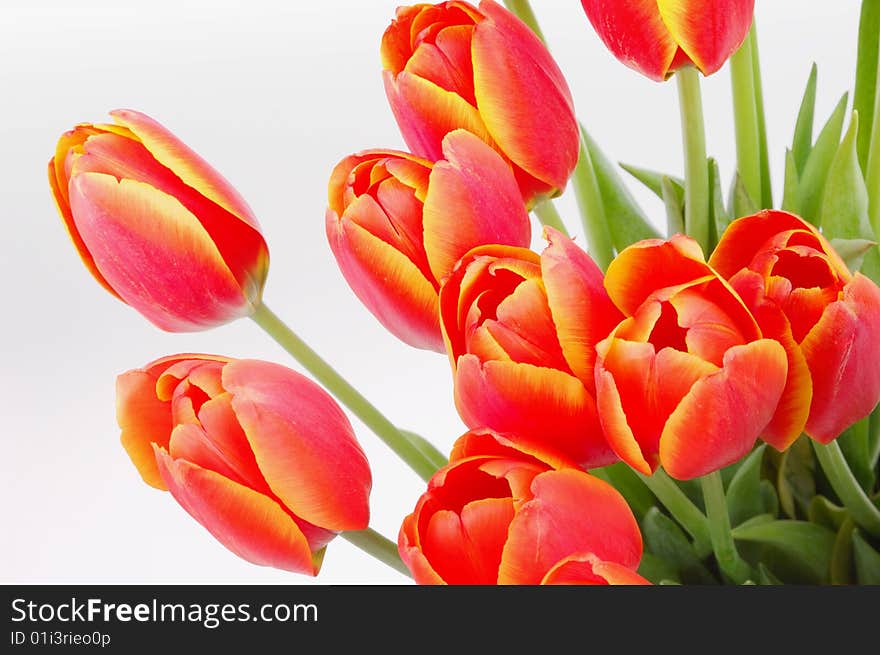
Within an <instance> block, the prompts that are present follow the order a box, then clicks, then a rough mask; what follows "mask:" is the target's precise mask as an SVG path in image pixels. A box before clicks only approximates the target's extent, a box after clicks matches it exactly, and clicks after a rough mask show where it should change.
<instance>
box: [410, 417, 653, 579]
mask: <svg viewBox="0 0 880 655" xmlns="http://www.w3.org/2000/svg"><path fill="white" fill-rule="evenodd" d="M474 441H476V442H478V443H476V444H473V443H471V442H474ZM487 442H488V444H487ZM455 451H456V452H457V453H458V454H459V455H460V457H459V458H458V459H453V461H452V462H451V463H450V464H449V465H447V466H445V467H444V468H442V469H440V470H439V471H437V473H436V474H435V475H434V476H433V477H432V478H431V480H430V481H429V482H428V489H427V491H426V492H425V493H424V494H422V496H421V498H419V501H418V503H417V504H416V507H415V510H414V511H413V513H412V514H410V515H409V516H407V517H406V518H405V519H404V520H403V525H402V526H401V528H400V534H399V537H398V550H399V552H400V556H401V558H402V559H403V561H404V563H405V564H406V565H407V567H408V568H409V569H410V571H412V574H413V578H414V579H415V581H416V582H417V583H419V584H493V585H494V584H520V585H522V584H530V585H531V584H598V585H621V584H623V585H626V584H649V583H648V581H647V580H645V579H644V578H642V577H641V576H639V575H638V574H637V573H636V568H638V565H639V561H640V560H641V556H642V537H641V534H640V532H639V528H638V524H637V523H636V520H635V517H634V516H633V514H632V511H631V510H630V508H629V506H628V505H627V504H626V501H625V500H624V499H623V496H621V495H620V494H619V493H618V492H617V490H615V489H614V487H612V486H611V485H610V484H608V483H606V482H603V481H602V480H600V479H598V478H596V477H593V476H591V475H588V474H587V473H584V472H583V471H580V470H578V469H571V468H569V469H561V470H553V469H551V468H550V467H549V466H547V465H546V464H544V463H542V462H540V461H539V460H536V459H533V458H531V457H529V456H528V455H525V454H523V453H521V452H518V451H517V450H516V449H515V448H513V447H512V444H511V443H510V442H509V441H507V440H505V439H504V438H503V437H500V436H498V435H493V434H491V433H487V432H485V431H484V432H480V433H468V434H466V435H464V436H463V437H462V438H461V439H459V441H458V442H457V443H456V446H455ZM474 451H476V454H474ZM480 453H481V454H480Z"/></svg>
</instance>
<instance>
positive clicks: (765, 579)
mask: <svg viewBox="0 0 880 655" xmlns="http://www.w3.org/2000/svg"><path fill="white" fill-rule="evenodd" d="M758 584H760V585H764V586H767V585H773V586H778V585H781V584H783V582H782V580H780V579H779V578H777V577H776V576H775V575H773V574H772V573H771V572H770V569H768V568H767V567H766V566H764V562H760V563H759V564H758Z"/></svg>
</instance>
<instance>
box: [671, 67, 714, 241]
mask: <svg viewBox="0 0 880 655" xmlns="http://www.w3.org/2000/svg"><path fill="white" fill-rule="evenodd" d="M675 78H676V80H677V81H678V97H679V108H680V112H681V136H682V140H683V142H684V177H685V207H684V227H685V231H686V232H687V234H688V235H690V236H691V237H693V238H694V239H695V240H696V241H697V243H699V244H700V246H701V247H702V248H703V250H704V251H706V250H707V249H708V246H709V167H708V164H707V158H706V127H705V125H704V123H703V99H702V95H701V93H700V73H699V72H698V71H697V69H696V68H694V67H692V66H686V67H685V68H682V69H681V70H679V71H678V72H677V73H676V74H675ZM707 255H708V253H707Z"/></svg>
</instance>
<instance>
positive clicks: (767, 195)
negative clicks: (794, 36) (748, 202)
mask: <svg viewBox="0 0 880 655" xmlns="http://www.w3.org/2000/svg"><path fill="white" fill-rule="evenodd" d="M748 42H749V43H750V44H751V47H752V80H753V81H754V86H755V114H756V118H757V119H758V150H759V156H760V158H761V207H766V208H770V207H772V206H773V187H772V181H771V179H770V153H769V151H768V149H767V117H766V112H765V111H764V82H763V81H762V77H761V58H760V56H759V54H758V26H757V21H755V20H754V19H752V33H751V34H750V35H749V39H748ZM709 188H710V189H711V188H712V187H711V186H710V187H709Z"/></svg>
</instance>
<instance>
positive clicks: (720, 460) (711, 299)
mask: <svg viewBox="0 0 880 655" xmlns="http://www.w3.org/2000/svg"><path fill="white" fill-rule="evenodd" d="M605 286H606V288H607V289H608V293H609V295H610V296H611V299H612V300H613V301H614V302H615V304H616V305H617V306H618V307H620V309H621V310H622V311H623V312H624V314H626V316H627V318H626V319H625V320H623V321H622V322H621V323H620V325H618V326H617V327H616V328H615V329H614V331H613V332H612V333H611V335H610V336H609V337H608V338H607V339H605V340H604V341H602V342H601V343H600V344H599V345H598V346H597V348H596V351H597V354H598V356H597V359H596V393H597V402H598V406H599V416H600V417H601V420H602V427H603V428H604V429H605V435H606V438H607V439H608V441H609V443H610V444H611V446H612V447H613V448H614V450H615V452H617V454H618V455H619V456H620V458H621V459H623V460H624V461H626V462H627V463H629V465H630V466H632V467H633V468H634V469H636V470H638V471H640V472H642V473H645V474H650V473H652V472H653V471H654V470H656V469H657V467H658V465H662V466H663V468H664V469H665V470H666V471H667V472H668V473H669V475H671V476H672V477H674V478H678V479H690V478H694V477H697V476H701V475H705V474H707V473H711V472H712V471H715V470H717V469H720V468H721V467H723V466H726V465H728V464H731V463H733V462H735V461H737V460H739V459H740V458H741V457H742V456H743V455H745V454H746V453H748V452H749V450H750V449H751V448H752V446H753V445H754V443H755V441H756V440H757V438H758V437H760V436H761V435H762V434H763V432H764V430H765V428H766V427H767V425H768V424H769V423H770V420H771V419H772V418H773V415H774V413H775V412H776V408H777V405H778V404H779V399H780V397H781V395H782V391H783V388H784V386H785V380H786V375H787V372H788V366H787V364H786V357H785V350H784V349H783V347H782V346H780V345H779V343H777V342H776V341H774V340H772V339H767V338H764V337H763V335H762V333H761V330H760V329H759V327H758V325H757V323H756V322H755V319H754V317H752V315H751V314H750V313H749V310H748V309H747V308H746V306H745V305H744V304H743V301H742V300H741V299H740V297H739V296H738V295H737V294H736V293H735V292H734V291H733V289H731V288H730V286H729V285H728V284H727V282H726V281H724V280H723V279H722V278H721V277H720V276H719V275H717V274H716V273H715V271H713V270H712V269H711V268H710V267H709V266H708V264H706V262H705V261H704V259H703V253H702V252H701V250H700V247H699V245H697V243H696V242H695V241H694V240H693V239H691V238H689V237H685V236H682V235H677V236H675V237H673V238H671V239H670V240H669V241H660V240H656V239H652V240H648V241H642V242H639V243H637V244H634V245H632V246H630V247H629V248H627V249H625V250H624V251H623V252H621V253H620V255H618V256H617V258H616V259H615V260H614V261H613V262H612V263H611V265H610V266H609V267H608V272H607V274H606V277H605Z"/></svg>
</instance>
